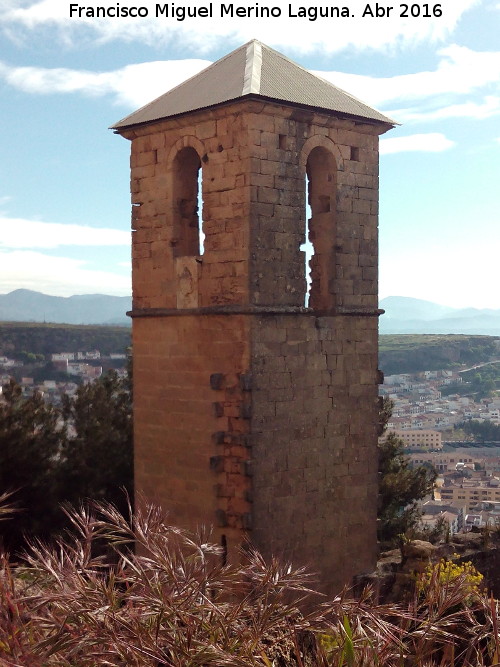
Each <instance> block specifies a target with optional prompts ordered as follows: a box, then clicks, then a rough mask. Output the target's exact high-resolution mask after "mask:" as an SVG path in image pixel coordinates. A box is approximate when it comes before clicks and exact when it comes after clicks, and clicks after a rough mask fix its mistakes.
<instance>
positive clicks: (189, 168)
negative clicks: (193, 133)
mask: <svg viewBox="0 0 500 667" xmlns="http://www.w3.org/2000/svg"><path fill="white" fill-rule="evenodd" d="M173 175H174V209H175V221H174V244H173V245H174V255H175V256H176V257H186V256H195V255H196V256H197V255H203V252H204V240H205V236H204V234H203V217H202V215H201V213H202V211H203V200H202V192H203V188H202V167H201V160H200V157H199V155H198V153H197V152H196V151H195V149H194V148H191V147H190V146H186V147H185V148H183V149H182V150H180V151H179V152H178V153H177V155H176V156H175V158H174V163H173Z"/></svg>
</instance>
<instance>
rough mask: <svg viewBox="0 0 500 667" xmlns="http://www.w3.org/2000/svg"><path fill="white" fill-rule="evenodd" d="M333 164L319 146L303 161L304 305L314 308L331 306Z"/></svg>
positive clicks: (335, 175) (334, 174)
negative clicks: (304, 185)
mask: <svg viewBox="0 0 500 667" xmlns="http://www.w3.org/2000/svg"><path fill="white" fill-rule="evenodd" d="M336 190H337V165H336V162H335V158H334V156H333V155H332V154H331V153H330V152H329V151H328V150H327V149H326V148H323V146H317V147H316V148H313V149H312V151H311V152H310V153H309V156H308V158H307V163H306V242H305V243H304V244H303V246H301V250H303V251H304V252H305V253H306V282H307V289H306V295H305V305H306V306H308V307H309V308H312V309H314V310H329V309H330V308H332V307H333V306H334V299H333V287H334V285H333V280H334V275H333V271H334V268H333V267H334V262H333V259H334V258H333V246H334V235H335V209H336V201H337V192H336Z"/></svg>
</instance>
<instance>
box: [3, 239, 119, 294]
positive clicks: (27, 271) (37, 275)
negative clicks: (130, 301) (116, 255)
mask: <svg viewBox="0 0 500 667" xmlns="http://www.w3.org/2000/svg"><path fill="white" fill-rule="evenodd" d="M85 264H86V262H85V261H83V260H77V259H70V258H69V257H53V256H49V255H44V254H43V253H39V252H34V251H29V250H15V251H12V252H9V251H5V250H1V249H0V265H1V266H2V272H1V274H0V293H2V294H5V293H7V292H11V291H12V290H15V289H20V288H25V289H32V290H36V291H38V292H44V293H45V294H53V295H55V296H71V295H73V294H90V293H101V294H102V293H104V294H114V295H117V296H128V295H129V294H130V293H131V291H132V287H131V281H130V277H129V276H122V275H118V274H115V273H111V272H109V271H93V270H89V269H86V268H85Z"/></svg>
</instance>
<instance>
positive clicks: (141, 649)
mask: <svg viewBox="0 0 500 667" xmlns="http://www.w3.org/2000/svg"><path fill="white" fill-rule="evenodd" d="M69 517H70V518H71V521H72V523H73V526H74V535H73V536H72V537H68V538H67V539H66V540H64V541H63V540H59V541H58V542H57V543H56V544H55V545H54V546H52V547H48V546H44V545H43V544H41V543H39V542H38V543H35V544H33V545H32V546H31V548H30V550H29V552H28V553H27V554H26V555H25V558H24V560H23V561H22V562H21V563H18V564H13V563H11V562H9V560H8V558H7V557H3V559H2V562H1V564H0V568H1V571H0V665H2V667H3V666H4V665H5V666H6V667H7V666H8V667H53V666H54V667H55V666H57V667H70V666H71V667H90V666H95V665H106V666H117V667H118V666H120V667H125V666H129V665H130V666H132V667H146V666H147V667H181V666H182V667H197V666H200V667H201V666H204V667H210V666H214V667H215V666H217V667H223V666H225V665H229V666H234V667H243V666H250V667H251V666H254V665H256V666H257V665H258V666H263V667H286V666H288V665H290V666H296V667H313V666H318V667H333V666H335V667H340V666H344V665H346V666H349V667H351V666H354V665H356V666H360V667H362V666H366V667H368V666H372V665H387V666H388V667H392V666H394V667H396V666H397V667H407V666H412V665H415V666H419V667H430V666H431V665H436V666H437V665H454V666H458V665H463V666H467V665H470V666H471V667H472V665H474V666H477V665H488V666H489V667H491V666H492V665H493V664H495V661H496V660H497V659H498V658H497V656H498V649H497V633H496V627H497V626H496V623H497V614H498V610H497V605H496V602H492V601H489V600H488V599H487V598H485V597H484V596H483V595H482V594H481V593H480V592H478V591H477V590H473V591H471V589H470V585H469V583H468V582H467V580H466V575H463V574H461V575H460V574H459V575H458V576H457V577H456V578H455V579H453V581H451V582H449V583H448V584H447V585H445V586H443V585H442V584H441V583H440V581H439V577H438V576H437V575H433V576H431V577H430V579H429V582H428V585H426V587H425V591H424V592H422V591H420V592H416V593H415V597H414V599H413V600H412V602H411V604H409V605H407V606H406V607H405V608H403V607H401V606H396V605H387V606H382V605H376V604H375V603H374V602H373V600H372V598H371V595H370V592H369V591H367V592H365V594H363V595H362V596H361V598H360V599H356V600H354V599H352V598H349V597H348V596H347V595H346V594H345V593H344V594H342V595H340V596H339V597H337V598H335V599H334V600H333V601H324V600H322V598H321V597H320V596H319V595H318V594H317V593H315V592H314V591H313V590H311V578H310V576H309V575H308V574H307V573H306V572H304V571H303V570H302V569H294V568H293V567H291V566H290V565H288V564H283V563H280V562H278V561H277V560H272V561H271V562H268V563H266V562H265V561H264V560H263V558H262V557H261V556H260V555H259V554H258V553H257V552H256V551H255V550H253V549H251V548H248V549H247V550H246V551H244V552H243V553H242V554H241V561H240V562H239V563H238V564H233V565H223V563H222V554H221V553H220V549H219V548H218V547H217V546H215V545H213V544H211V543H210V541H209V540H208V538H207V536H206V535H203V534H199V535H196V536H194V535H191V534H188V533H187V532H184V531H182V530H179V529H177V528H175V527H172V526H170V525H168V523H167V522H166V521H165V518H164V516H163V515H162V513H161V511H160V510H159V509H157V508H155V507H146V508H145V509H144V510H143V511H141V512H137V513H136V514H135V516H134V517H132V518H131V519H130V520H126V519H125V518H124V517H123V516H122V515H121V514H119V513H118V512H117V511H116V510H115V509H114V508H113V507H112V506H110V505H102V504H101V505H98V506H95V507H94V509H93V511H90V510H87V509H81V510H80V511H78V512H76V511H72V512H69ZM96 553H99V554H103V553H105V554H106V556H103V555H100V556H96V555H95V554H96ZM466 597H467V601H466V602H465V598H466Z"/></svg>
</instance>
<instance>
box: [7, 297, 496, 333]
mask: <svg viewBox="0 0 500 667" xmlns="http://www.w3.org/2000/svg"><path fill="white" fill-rule="evenodd" d="M380 307H381V308H383V309H384V310H385V314H384V315H382V316H381V318H380V333H382V334H403V333H408V334H412V333H413V334H433V333H435V334H476V335H477V334H483V335H487V336H500V309H499V310H492V309H487V308H485V309H477V308H450V307H449V306H440V305H439V304H437V303H432V302H431V301H422V300H421V299H413V298H411V297H407V296H388V297H386V298H385V299H382V301H381V302H380ZM131 308H132V299H131V297H128V296H107V295H106V294H81V295H77V296H69V297H62V296H50V295H48V294H42V293H41V292H34V291H32V290H27V289H18V290H14V291H13V292H10V293H9V294H0V321H4V322H54V323H57V324H63V323H64V324H121V325H130V318H128V317H127V316H126V314H125V313H126V312H127V311H128V310H131Z"/></svg>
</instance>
